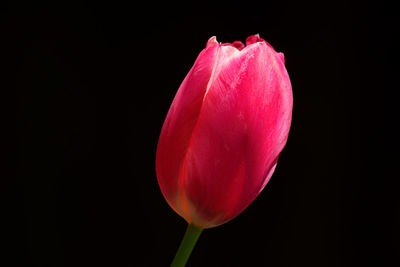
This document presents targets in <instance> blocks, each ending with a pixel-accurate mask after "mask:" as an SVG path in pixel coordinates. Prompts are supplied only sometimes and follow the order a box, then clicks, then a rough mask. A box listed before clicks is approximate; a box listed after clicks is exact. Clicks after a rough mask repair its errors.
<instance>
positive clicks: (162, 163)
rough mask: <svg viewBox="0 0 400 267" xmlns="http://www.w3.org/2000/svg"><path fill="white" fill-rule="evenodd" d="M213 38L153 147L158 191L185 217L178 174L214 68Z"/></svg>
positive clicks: (183, 86)
mask: <svg viewBox="0 0 400 267" xmlns="http://www.w3.org/2000/svg"><path fill="white" fill-rule="evenodd" d="M215 44H218V43H217V42H216V39H215V37H212V38H210V40H209V41H208V43H207V47H206V48H205V49H204V50H203V51H202V52H201V53H200V54H199V56H198V57H197V59H196V62H195V63H194V65H193V67H192V68H191V70H190V71H189V73H188V74H187V76H186V78H185V79H184V81H183V82H182V84H181V86H180V87H179V90H178V92H177V93H176V95H175V98H174V100H173V102H172V104H171V107H170V109H169V111H168V114H167V117H166V119H165V121H164V125H163V128H162V130H161V134H160V138H159V141H158V146H157V155H156V172H157V178H158V182H159V185H160V188H161V191H162V193H163V195H164V197H165V198H166V200H167V202H168V203H169V204H170V206H171V207H172V208H173V209H174V210H175V211H176V212H177V213H178V214H180V215H181V216H183V217H185V218H187V212H186V211H185V209H186V208H185V207H184V204H182V201H183V202H184V199H182V198H184V197H185V196H183V195H182V194H180V186H181V185H180V176H181V175H180V174H181V171H182V163H183V160H184V157H185V154H186V151H187V147H188V143H189V139H190V136H191V134H192V131H193V128H194V126H195V124H196V121H197V118H198V115H199V112H200V109H201V106H202V102H203V97H204V94H205V92H206V89H207V84H208V82H209V80H210V77H211V73H212V71H213V68H214V66H215V62H216V58H217V54H218V51H219V45H215Z"/></svg>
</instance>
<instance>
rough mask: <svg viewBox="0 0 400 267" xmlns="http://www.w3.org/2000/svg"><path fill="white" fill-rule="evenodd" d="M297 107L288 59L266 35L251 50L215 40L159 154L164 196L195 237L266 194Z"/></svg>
mask: <svg viewBox="0 0 400 267" xmlns="http://www.w3.org/2000/svg"><path fill="white" fill-rule="evenodd" d="M292 105H293V97H292V88H291V83H290V79H289V75H288V73H287V71H286V68H285V64H284V56H283V54H282V53H278V52H276V51H275V50H274V49H273V47H272V46H271V45H269V44H268V43H267V42H266V41H265V40H264V39H262V38H260V37H259V35H253V36H250V37H248V38H247V39H246V45H244V44H243V43H241V42H239V41H235V42H233V43H225V44H221V43H218V42H217V40H216V38H215V37H211V38H210V39H209V40H208V42H207V45H206V48H205V49H204V50H203V51H201V53H200V54H199V56H198V57H197V59H196V61H195V63H194V65H193V67H192V68H191V70H190V71H189V73H188V74H187V76H186V78H185V79H184V81H183V82H182V84H181V86H180V87H179V90H178V91H177V93H176V95H175V98H174V100H173V102H172V104H171V107H170V109H169V111H168V114H167V117H166V119H165V122H164V125H163V127H162V130H161V134H160V138H159V141H158V146H157V154H156V173H157V178H158V183H159V185H160V188H161V192H162V194H163V195H164V197H165V199H166V200H167V202H168V204H169V205H170V206H171V207H172V209H174V210H175V212H176V213H178V214H179V215H180V216H181V217H183V218H184V219H185V220H186V221H187V222H188V224H189V228H190V229H191V230H190V229H189V228H188V230H187V234H193V233H197V237H196V234H195V238H196V239H197V238H198V235H199V234H200V232H201V230H202V229H205V228H211V227H215V226H218V225H221V224H223V223H226V222H228V221H230V220H232V219H233V218H235V217H236V216H237V215H238V214H240V213H241V212H242V211H243V210H244V209H246V207H247V206H248V205H249V204H250V203H251V202H252V201H253V200H254V199H255V198H256V196H257V195H258V194H259V193H260V192H261V191H262V190H263V188H264V187H265V185H266V184H267V183H268V181H269V180H270V178H271V176H272V174H273V172H274V170H275V167H276V164H277V161H278V157H279V154H280V152H281V151H282V149H283V148H284V146H285V144H286V141H287V138H288V133H289V128H290V124H291V117H292ZM193 229H194V230H193ZM196 229H197V230H196ZM188 231H190V233H188ZM196 231H197V232H196ZM189 253H190V252H189Z"/></svg>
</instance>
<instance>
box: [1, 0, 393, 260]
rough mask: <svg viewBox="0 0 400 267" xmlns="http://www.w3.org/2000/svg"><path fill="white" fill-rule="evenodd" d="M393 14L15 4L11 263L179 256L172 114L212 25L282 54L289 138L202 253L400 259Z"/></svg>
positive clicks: (11, 14)
mask: <svg viewBox="0 0 400 267" xmlns="http://www.w3.org/2000/svg"><path fill="white" fill-rule="evenodd" d="M396 16H397V12H396V11H395V9H394V6H387V5H386V4H385V3H383V2H380V3H379V4H377V3H371V4H367V3H365V2H360V3H357V2H348V1H333V2H331V3H330V2H325V1H318V2H313V3H308V2H304V1H297V2H287V1H274V2H268V1H265V2H262V3H257V2H252V1H243V2H242V3H233V2H230V3H226V4H222V3H216V2H211V1H210V2H207V1H205V2H204V1H203V2H201V3H194V2H193V3H192V2H186V3H183V4H173V3H171V2H168V1H166V2H164V3H156V2H152V3H151V2H149V3H146V4H143V3H136V2H134V1H127V3H125V4H117V3H114V2H112V1H108V2H107V3H104V4H102V3H96V4H92V5H91V4H71V3H70V2H69V3H68V4H65V5H63V4H57V6H56V5H55V4H52V5H49V4H46V5H44V4H43V5H41V4H38V3H36V2H35V3H34V4H31V5H28V6H23V5H17V4H9V5H5V6H4V7H2V13H1V21H0V22H1V28H0V30H1V34H2V37H1V39H2V49H1V55H2V59H1V63H0V64H1V68H2V69H1V72H2V76H3V78H2V82H1V83H2V86H1V87H2V88H1V91H2V95H3V97H1V98H2V103H3V105H2V106H3V107H6V108H5V110H4V112H3V114H4V115H5V117H6V120H5V122H6V123H4V124H3V127H2V129H4V130H5V132H6V133H9V135H8V136H7V138H5V139H3V142H4V143H5V145H6V146H4V147H5V149H3V151H5V152H6V160H5V161H4V162H5V165H6V169H5V170H7V171H10V172H9V174H7V175H3V178H2V182H1V183H2V186H1V198H2V199H1V201H2V211H1V220H2V221H3V222H5V226H3V227H2V229H1V232H2V237H1V243H2V244H3V245H4V249H2V251H1V254H2V256H1V261H4V265H3V266H168V264H169V263H170V261H171V259H172V257H173V256H174V253H175V251H176V249H177V247H178V245H179V242H180V240H181V238H182V236H183V234H184V231H185V227H186V223H185V221H184V220H183V219H181V218H180V217H179V216H178V215H176V214H175V213H174V212H173V211H172V209H170V208H169V206H168V205H167V203H166V202H165V200H164V199H163V196H162V194H161V192H160V190H159V187H158V184H157V180H156V176H155V168H154V161H155V151H156V145H157V140H158V136H159V133H160V130H161V127H162V123H163V121H164V118H165V116H166V113H167V111H168V108H169V105H170V103H171V101H172V99H173V97H174V94H175V92H176V90H177V88H178V87H179V85H180V83H181V81H182V80H183V78H184V77H185V75H186V73H187V72H188V71H189V69H190V67H191V66H192V64H193V62H194V60H195V58H196V57H197V55H198V53H199V52H200V51H201V50H202V49H203V48H204V47H205V43H206V41H207V40H208V38H209V37H210V36H213V35H216V36H217V38H218V41H220V42H232V41H234V40H241V41H244V40H245V38H246V37H247V36H248V35H251V34H255V33H259V34H260V35H261V37H263V38H265V39H266V40H267V41H268V42H270V43H271V44H272V45H273V46H274V47H275V48H276V49H277V50H278V51H282V52H284V53H285V57H286V67H287V69H288V72H289V74H290V77H291V81H292V85H293V94H294V110H293V123H292V128H291V132H290V136H289V140H288V143H287V146H286V148H285V150H284V152H283V153H282V155H281V157H280V160H279V164H278V167H277V170H276V172H275V174H274V176H273V178H272V180H271V181H270V182H269V184H268V185H267V187H266V188H265V190H264V191H263V192H262V193H261V195H260V196H259V197H258V198H257V199H256V200H255V201H254V202H253V203H252V204H251V205H250V206H249V208H248V209H246V210H245V211H244V212H243V213H242V214H241V215H239V216H238V217H237V218H236V219H234V220H232V221H231V222H229V223H227V224H225V225H223V226H220V227H218V228H215V229H209V230H206V231H204V232H203V234H202V236H201V237H200V239H199V242H198V244H197V246H196V248H195V250H194V252H193V254H192V256H191V258H190V261H189V263H188V266H365V265H366V264H373V265H372V266H395V265H396V264H399V260H398V258H399V256H400V255H399V254H400V251H399V240H400V230H399V229H400V227H399V226H400V209H399V196H398V195H397V192H398V189H397V187H398V185H399V183H398V181H397V180H398V179H399V175H398V173H399V171H398V170H399V167H398V164H396V163H397V159H396V155H394V156H388V155H389V153H390V151H391V150H395V149H394V145H395V142H394V140H395V138H397V134H396V133H395V131H394V130H393V129H394V128H393V129H391V128H392V127H391V125H395V124H396V123H397V121H396V118H393V116H390V115H391V114H394V113H395V110H396V109H397V106H396V100H395V99H396V98H395V97H394V92H395V91H396V90H398V86H397V85H396V83H395V77H394V75H395V70H394V68H395V67H396V66H395V65H396V64H397V63H396V61H395V60H394V59H393V57H394V47H395V45H394V37H395V36H398V33H399V32H398V30H397V29H398V27H397V24H396V22H397V21H396V20H397V19H396ZM8 122H10V123H11V124H10V125H11V126H9V125H8ZM6 262H7V263H6Z"/></svg>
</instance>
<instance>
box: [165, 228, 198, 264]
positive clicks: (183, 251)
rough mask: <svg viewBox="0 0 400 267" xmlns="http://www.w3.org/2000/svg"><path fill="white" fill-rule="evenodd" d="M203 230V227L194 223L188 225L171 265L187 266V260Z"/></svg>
mask: <svg viewBox="0 0 400 267" xmlns="http://www.w3.org/2000/svg"><path fill="white" fill-rule="evenodd" d="M202 231H203V229H201V228H199V227H197V226H194V225H193V224H189V225H188V227H187V228H186V233H185V236H184V237H183V239H182V242H181V245H180V246H179V248H178V251H177V252H176V255H175V258H174V260H173V261H172V263H171V267H183V266H185V264H186V262H187V260H188V259H189V256H190V253H192V250H193V248H194V245H196V242H197V239H199V236H200V234H201V232H202Z"/></svg>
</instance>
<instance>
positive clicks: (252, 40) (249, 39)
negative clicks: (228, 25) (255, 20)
mask: <svg viewBox="0 0 400 267" xmlns="http://www.w3.org/2000/svg"><path fill="white" fill-rule="evenodd" d="M258 42H264V43H266V44H267V45H268V46H269V47H270V48H272V49H274V48H273V47H272V45H270V44H269V43H268V42H267V41H265V40H264V39H263V38H261V37H260V35H259V34H255V35H250V36H249V37H247V38H246V45H251V44H255V43H258Z"/></svg>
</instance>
